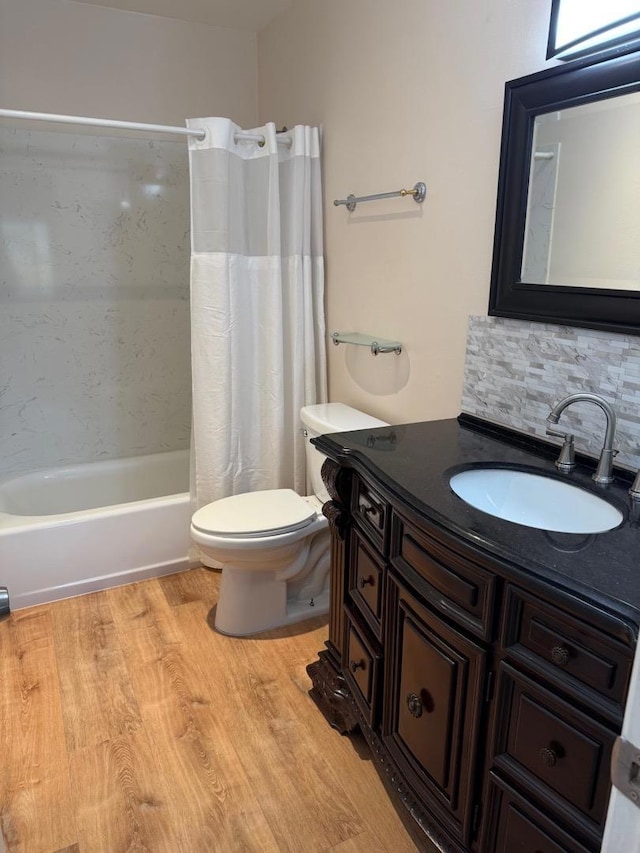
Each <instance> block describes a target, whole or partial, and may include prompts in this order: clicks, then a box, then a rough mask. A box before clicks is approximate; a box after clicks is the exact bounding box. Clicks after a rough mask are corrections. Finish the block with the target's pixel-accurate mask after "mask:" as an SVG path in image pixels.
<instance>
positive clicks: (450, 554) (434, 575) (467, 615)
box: [391, 513, 495, 639]
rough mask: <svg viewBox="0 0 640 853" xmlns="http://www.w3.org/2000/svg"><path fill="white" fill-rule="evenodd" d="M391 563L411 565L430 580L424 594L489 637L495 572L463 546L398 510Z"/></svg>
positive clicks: (448, 613) (453, 615)
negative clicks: (467, 553)
mask: <svg viewBox="0 0 640 853" xmlns="http://www.w3.org/2000/svg"><path fill="white" fill-rule="evenodd" d="M391 540H392V541H391V562H392V564H393V565H394V566H395V567H396V568H397V569H398V570H399V571H400V573H402V572H403V569H405V567H407V566H408V567H409V568H410V569H413V570H414V571H415V572H417V573H418V574H419V575H420V576H421V577H422V578H423V579H424V580H425V581H426V582H427V588H426V589H424V588H421V590H420V591H421V593H422V594H423V595H425V597H426V598H428V600H429V602H430V604H432V605H433V606H435V607H436V608H437V609H438V610H440V611H441V612H442V613H445V614H446V615H448V616H449V617H451V618H453V619H455V620H456V621H457V622H458V623H461V624H462V625H464V627H465V628H467V630H469V631H472V632H473V633H474V634H476V635H478V636H480V637H482V638H483V639H488V638H489V637H490V634H491V628H492V617H493V609H494V598H495V575H494V574H493V573H492V572H489V571H486V570H485V569H483V568H481V567H480V566H478V565H476V564H475V563H473V562H472V561H471V560H470V559H468V558H467V557H466V556H465V555H464V554H463V553H462V552H461V550H460V548H459V547H456V548H453V549H452V548H451V547H449V546H448V544H445V543H444V541H440V540H438V539H435V538H433V537H431V536H430V535H429V534H427V533H425V532H423V531H421V530H418V528H417V527H415V526H414V525H412V524H411V523H410V522H408V521H406V520H405V519H404V518H402V517H401V516H399V515H398V514H396V513H394V515H393V530H392V537H391Z"/></svg>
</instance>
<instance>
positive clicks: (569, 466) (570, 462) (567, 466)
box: [547, 426, 576, 471]
mask: <svg viewBox="0 0 640 853" xmlns="http://www.w3.org/2000/svg"><path fill="white" fill-rule="evenodd" d="M547 435H552V436H554V437H555V438H562V439H564V441H563V444H562V447H561V448H560V455H559V456H558V458H557V459H556V462H555V465H556V468H557V469H558V471H573V469H574V468H575V467H576V458H575V450H574V444H573V435H572V434H571V433H570V432H561V431H560V430H557V429H552V428H551V427H550V426H547Z"/></svg>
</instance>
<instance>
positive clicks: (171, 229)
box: [0, 125, 191, 476]
mask: <svg viewBox="0 0 640 853" xmlns="http://www.w3.org/2000/svg"><path fill="white" fill-rule="evenodd" d="M0 153H1V156H0V199H1V202H0V205H1V209H0V269H1V270H2V276H1V280H0V303H1V305H2V311H0V391H1V393H0V418H1V420H2V425H3V426H2V430H1V431H0V476H5V475H7V474H11V473H17V472H24V471H29V470H34V469H40V468H49V467H53V466H58V465H65V464H69V463H80V462H89V461H95V460H100V459H114V458H118V457H129V456H135V455H140V454H147V453H154V452H159V451H164V450H176V449H180V448H186V447H187V446H188V443H189V434H190V416H189V414H190V408H191V402H190V388H189V385H190V382H189V375H190V365H189V273H188V263H189V262H188V251H189V237H188V229H189V185H188V173H187V149H186V143H185V142H184V140H179V141H177V142H176V141H173V140H167V139H163V140H150V139H140V138H139V137H137V138H128V137H123V136H119V137H115V136H96V135H93V134H87V133H86V132H83V131H82V130H77V129H73V130H72V131H68V130H67V131H66V132H55V131H43V130H25V129H23V128H18V127H15V126H14V127H11V126H7V125H3V126H2V127H0Z"/></svg>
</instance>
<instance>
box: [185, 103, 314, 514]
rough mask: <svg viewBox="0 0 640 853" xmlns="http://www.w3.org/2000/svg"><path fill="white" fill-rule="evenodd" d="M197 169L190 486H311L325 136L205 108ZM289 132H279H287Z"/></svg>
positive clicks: (197, 497)
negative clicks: (285, 141) (242, 122)
mask: <svg viewBox="0 0 640 853" xmlns="http://www.w3.org/2000/svg"><path fill="white" fill-rule="evenodd" d="M187 125H188V126H189V127H198V128H200V127H202V128H204V129H205V130H206V138H205V139H204V140H203V141H199V140H197V139H195V138H194V137H190V139H189V166H190V175H191V249H192V253H191V349H192V356H191V360H192V368H193V437H192V456H193V459H192V497H193V499H194V503H195V506H196V507H200V506H202V505H203V504H205V503H209V502H210V501H213V500H217V499H218V498H221V497H226V496H227V495H232V494H237V493H239V492H246V491H253V490H256V489H274V488H286V487H289V488H293V489H296V490H297V491H298V492H300V493H302V494H304V493H305V473H304V471H305V466H304V438H303V435H302V430H301V426H300V420H299V412H300V408H301V407H302V406H304V405H308V404H310V403H316V402H324V401H326V399H327V397H326V395H327V381H326V351H325V322H324V261H323V245H322V199H321V186H320V142H319V132H318V129H317V128H312V127H303V126H297V127H294V128H293V129H292V130H290V131H287V133H286V134H285V135H286V136H287V137H290V138H291V140H292V144H291V146H290V147H287V146H285V145H281V144H278V143H277V142H276V129H275V126H274V125H273V124H268V125H265V126H264V127H260V128H255V129H253V130H251V131H250V132H251V133H252V134H257V135H260V136H261V137H264V139H265V144H264V146H263V147H260V146H259V145H258V143H257V142H253V141H246V140H241V139H239V140H238V141H235V139H234V137H235V134H236V133H237V132H238V131H240V128H239V127H238V126H237V125H235V124H233V122H231V121H230V120H229V119H225V118H206V119H202V118H198V119H189V120H188V121H187ZM280 136H281V135H280Z"/></svg>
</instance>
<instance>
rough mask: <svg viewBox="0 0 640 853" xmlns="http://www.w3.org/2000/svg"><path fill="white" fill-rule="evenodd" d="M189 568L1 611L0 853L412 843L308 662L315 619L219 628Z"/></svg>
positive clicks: (339, 851)
mask: <svg viewBox="0 0 640 853" xmlns="http://www.w3.org/2000/svg"><path fill="white" fill-rule="evenodd" d="M217 593H218V575H216V574H215V573H212V572H208V571H205V570H204V569H196V570H193V571H190V572H186V573H183V574H179V575H171V576H169V577H166V578H160V579H155V580H151V581H146V582H144V583H138V584H132V585H130V586H124V587H118V588H116V589H111V590H106V591H104V592H99V593H94V594H92V595H86V596H82V597H80V598H72V599H68V600H66V601H60V602H56V603H55V604H50V605H42V606H40V607H32V608H29V609H26V610H19V611H17V612H16V613H14V614H12V615H11V616H10V617H9V618H8V619H6V620H4V621H2V622H0V737H1V741H0V750H1V752H0V851H3V852H4V851H7V853H9V851H11V853H14V851H21V853H54V851H55V853H94V851H105V853H107V851H108V853H120V851H122V853H124V851H131V853H133V851H152V853H155V851H170V853H179V851H188V853H200V851H203V853H204V851H207V852H208V851H223V853H227V851H259V853H270V851H304V853H312V851H327V850H331V851H335V853H358V851H363V853H364V851H367V853H384V851H390V853H405V851H415V850H417V849H418V848H417V847H416V846H415V844H414V843H412V841H411V840H410V838H409V835H408V834H407V832H406V830H405V828H404V826H403V823H402V822H401V820H400V818H399V817H398V815H397V814H396V812H395V810H394V809H393V807H392V806H391V804H390V802H389V800H388V798H387V794H386V793H385V790H384V787H383V785H382V782H381V781H380V780H379V778H378V775H377V773H376V770H375V767H374V765H373V763H372V761H371V760H370V756H369V754H368V751H367V749H366V746H365V745H364V742H363V741H361V740H360V739H359V738H355V739H354V738H349V737H341V736H340V735H339V734H338V733H337V732H335V731H334V730H333V729H331V728H330V727H329V726H328V725H327V723H326V721H325V720H324V718H323V717H322V715H321V714H320V712H319V711H318V709H317V708H316V706H315V705H314V703H313V702H312V700H311V699H310V698H309V696H308V695H307V690H308V689H309V687H310V683H309V679H308V676H307V674H306V672H305V666H306V665H307V664H308V663H310V662H311V661H312V660H314V659H315V658H316V653H317V651H318V650H319V649H321V648H322V645H323V642H324V640H325V638H326V620H324V619H318V620H314V621H313V622H306V623H304V625H302V626H294V627H293V628H292V629H286V630H280V631H275V632H271V633H270V634H263V635H262V636H261V637H260V638H257V639H244V640H239V639H232V638H229V637H224V636H222V635H220V634H218V633H216V632H215V631H214V630H213V629H212V627H211V625H212V624H213V623H212V615H211V610H212V607H213V606H214V605H215V602H216V600H217Z"/></svg>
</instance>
